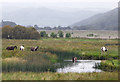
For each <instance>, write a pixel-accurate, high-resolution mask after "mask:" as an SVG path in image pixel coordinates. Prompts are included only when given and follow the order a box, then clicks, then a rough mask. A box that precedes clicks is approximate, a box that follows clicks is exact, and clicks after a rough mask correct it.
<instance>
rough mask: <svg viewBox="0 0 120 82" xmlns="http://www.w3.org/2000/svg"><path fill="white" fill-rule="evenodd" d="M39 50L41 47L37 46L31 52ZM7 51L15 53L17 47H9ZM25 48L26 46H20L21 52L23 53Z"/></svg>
mask: <svg viewBox="0 0 120 82" xmlns="http://www.w3.org/2000/svg"><path fill="white" fill-rule="evenodd" d="M38 48H39V46H36V47H31V49H30V50H31V51H37V50H38ZM6 49H7V50H13V51H14V49H17V46H9V47H7V48H6ZM24 49H25V48H24V45H21V46H20V50H21V51H23V50H24Z"/></svg>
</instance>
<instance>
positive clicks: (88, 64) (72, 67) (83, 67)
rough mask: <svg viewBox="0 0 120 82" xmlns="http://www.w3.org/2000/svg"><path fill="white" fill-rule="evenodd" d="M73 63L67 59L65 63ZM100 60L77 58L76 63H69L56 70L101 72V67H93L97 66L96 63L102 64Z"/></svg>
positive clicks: (65, 71)
mask: <svg viewBox="0 0 120 82" xmlns="http://www.w3.org/2000/svg"><path fill="white" fill-rule="evenodd" d="M68 62H69V63H70V62H71V63H72V60H65V61H64V63H68ZM100 62H101V61H100V60H77V62H76V63H72V64H68V65H67V66H64V67H63V68H58V69H57V70H56V72H64V73H67V72H77V73H81V72H101V70H100V69H96V68H93V67H94V66H95V63H99V64H100Z"/></svg>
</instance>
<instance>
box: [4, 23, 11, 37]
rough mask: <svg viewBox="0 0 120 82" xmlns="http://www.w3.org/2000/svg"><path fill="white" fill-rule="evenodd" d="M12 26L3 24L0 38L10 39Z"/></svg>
mask: <svg viewBox="0 0 120 82" xmlns="http://www.w3.org/2000/svg"><path fill="white" fill-rule="evenodd" d="M12 30H13V28H12V27H11V26H8V25H7V26H4V27H3V28H2V38H7V39H12V37H13V31H12Z"/></svg>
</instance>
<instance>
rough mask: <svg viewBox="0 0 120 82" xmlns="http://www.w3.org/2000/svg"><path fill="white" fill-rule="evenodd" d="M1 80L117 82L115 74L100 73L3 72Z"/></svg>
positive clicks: (116, 74)
mask: <svg viewBox="0 0 120 82" xmlns="http://www.w3.org/2000/svg"><path fill="white" fill-rule="evenodd" d="M2 79H3V80H118V73H117V72H100V73H97V72H96V73H52V72H44V73H35V72H10V73H6V72H4V73H3V74H2Z"/></svg>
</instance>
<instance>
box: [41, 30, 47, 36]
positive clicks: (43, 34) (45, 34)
mask: <svg viewBox="0 0 120 82" xmlns="http://www.w3.org/2000/svg"><path fill="white" fill-rule="evenodd" d="M40 37H48V34H47V33H46V32H45V31H41V32H40Z"/></svg>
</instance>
